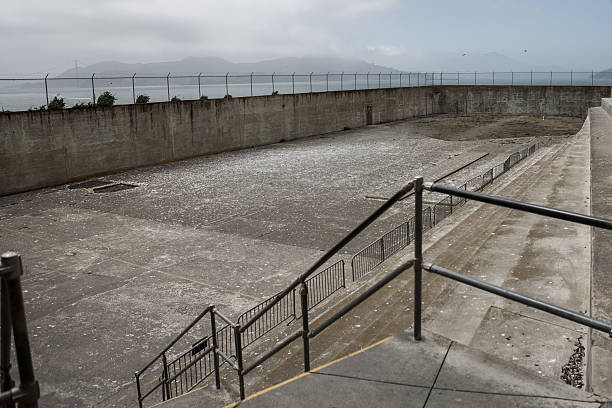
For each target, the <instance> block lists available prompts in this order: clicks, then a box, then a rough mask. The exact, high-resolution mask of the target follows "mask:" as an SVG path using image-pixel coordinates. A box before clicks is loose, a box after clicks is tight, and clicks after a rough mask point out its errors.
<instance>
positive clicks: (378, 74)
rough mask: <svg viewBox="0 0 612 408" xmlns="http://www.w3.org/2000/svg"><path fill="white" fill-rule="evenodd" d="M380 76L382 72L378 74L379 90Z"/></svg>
mask: <svg viewBox="0 0 612 408" xmlns="http://www.w3.org/2000/svg"><path fill="white" fill-rule="evenodd" d="M380 74H381V72H379V73H378V89H380Z"/></svg>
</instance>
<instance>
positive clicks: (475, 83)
mask: <svg viewBox="0 0 612 408" xmlns="http://www.w3.org/2000/svg"><path fill="white" fill-rule="evenodd" d="M474 85H476V72H474Z"/></svg>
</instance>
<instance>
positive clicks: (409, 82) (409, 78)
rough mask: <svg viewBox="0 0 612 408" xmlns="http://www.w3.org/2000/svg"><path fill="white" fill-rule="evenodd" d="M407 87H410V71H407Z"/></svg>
mask: <svg viewBox="0 0 612 408" xmlns="http://www.w3.org/2000/svg"><path fill="white" fill-rule="evenodd" d="M408 88H410V72H409V73H408Z"/></svg>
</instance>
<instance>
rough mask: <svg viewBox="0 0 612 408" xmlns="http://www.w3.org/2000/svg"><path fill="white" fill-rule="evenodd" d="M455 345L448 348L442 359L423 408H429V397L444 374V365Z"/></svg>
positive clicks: (451, 343) (452, 342)
mask: <svg viewBox="0 0 612 408" xmlns="http://www.w3.org/2000/svg"><path fill="white" fill-rule="evenodd" d="M453 344H455V342H454V341H451V342H450V344H449V345H448V348H447V349H446V353H445V354H444V358H443V359H442V363H441V364H440V367H438V372H437V373H436V378H434V381H433V384H431V387H430V388H429V392H428V393H427V398H425V402H424V403H423V408H425V407H426V406H427V401H429V397H430V396H431V392H432V391H433V389H434V388H435V386H436V382H437V381H438V377H439V376H440V373H441V372H442V367H444V363H445V362H446V357H447V356H448V352H449V351H450V349H451V347H453Z"/></svg>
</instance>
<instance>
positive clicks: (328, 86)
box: [310, 72, 329, 93]
mask: <svg viewBox="0 0 612 408" xmlns="http://www.w3.org/2000/svg"><path fill="white" fill-rule="evenodd" d="M312 74H313V72H311V73H310V93H312ZM327 90H328V91H329V85H328V87H327Z"/></svg>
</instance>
